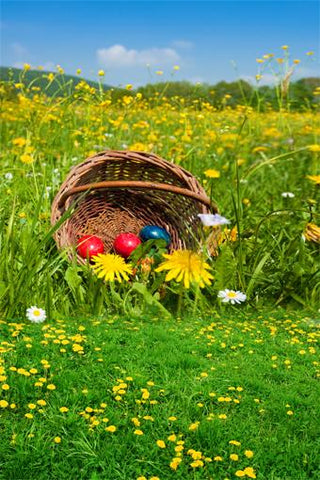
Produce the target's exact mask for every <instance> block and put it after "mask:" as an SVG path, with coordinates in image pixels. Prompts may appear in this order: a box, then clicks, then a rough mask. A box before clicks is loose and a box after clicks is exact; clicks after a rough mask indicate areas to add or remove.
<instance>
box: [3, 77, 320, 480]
mask: <svg viewBox="0 0 320 480" xmlns="http://www.w3.org/2000/svg"><path fill="white" fill-rule="evenodd" d="M40 75H41V73H40ZM45 79H46V82H47V85H48V86H49V85H51V84H52V82H57V84H58V90H57V94H56V95H53V96H48V95H47V91H46V87H43V88H42V89H40V87H38V86H35V85H34V84H32V83H31V84H29V85H28V84H26V83H25V82H24V71H22V73H21V79H20V81H19V83H16V84H15V85H13V86H12V85H11V87H12V88H14V89H15V95H8V94H7V92H8V88H7V87H8V86H7V85H6V84H2V85H1V104H2V107H3V108H2V112H3V113H2V115H1V117H2V128H1V142H2V150H1V154H0V155H1V164H0V177H1V182H0V210H1V216H0V245H1V249H0V311H1V317H0V334H1V336H0V389H1V390H0V419H1V434H2V437H1V438H2V441H1V445H0V479H3V480H9V479H10V480H29V479H30V480H31V479H34V478H37V479H38V480H46V479H50V480H51V479H59V480H61V479H73V478H77V479H79V480H80V479H84V480H116V479H119V480H120V479H122V480H167V479H174V478H177V479H180V480H185V479H189V478H190V479H194V480H196V479H198V480H200V479H203V480H204V479H206V480H211V479H212V480H233V479H236V478H241V477H242V478H245V479H247V478H257V479H260V480H307V479H317V478H319V476H320V470H319V455H320V444H319V434H318V433H319V420H318V419H319V402H318V398H319V394H320V390H319V382H318V380H319V375H320V373H319V357H318V350H317V342H318V338H319V308H320V255H319V248H320V211H319V204H320V194H319V192H320V162H319V159H320V141H319V137H320V122H319V111H318V108H317V107H316V106H314V107H310V109H308V110H304V111H294V112H291V111H290V104H289V103H288V102H285V103H284V105H283V107H282V108H280V109H279V110H277V111H274V110H272V109H271V108H270V106H268V105H264V109H263V110H264V112H263V113H259V112H258V111H257V110H255V109H253V108H252V107H251V106H250V105H247V104H243V105H238V106H237V107H236V108H231V107H229V106H228V101H229V99H230V96H229V95H226V96H225V98H224V99H223V101H222V102H221V105H220V107H219V108H216V107H213V106H212V105H211V104H210V103H208V102H206V101H203V100H200V99H196V100H194V102H193V104H192V105H190V104H189V105H186V104H185V100H184V99H183V98H180V97H173V98H171V99H169V98H167V97H166V95H165V84H164V88H163V90H160V91H159V92H157V94H155V95H154V98H152V99H149V100H147V99H146V98H144V97H143V95H141V94H140V93H136V92H134V91H132V88H131V86H130V85H128V87H127V92H124V95H122V96H121V97H120V98H114V97H113V93H112V91H104V90H103V89H102V88H98V89H95V88H93V87H92V86H90V85H89V84H87V83H86V82H85V81H82V82H80V83H79V84H78V85H77V86H76V87H75V89H70V88H69V87H70V85H69V84H68V83H64V80H63V74H62V72H60V73H59V72H58V73H57V74H50V75H48V76H46V77H45ZM107 149H113V150H127V149H129V150H138V151H153V152H155V153H157V154H158V155H160V156H161V157H163V158H165V159H167V160H169V161H171V162H174V163H176V164H178V165H181V166H183V167H184V168H186V169H187V170H189V171H191V172H192V173H193V174H194V175H195V176H196V177H197V178H198V180H199V181H200V183H201V184H202V185H203V186H204V187H205V189H206V191H207V194H208V196H209V197H210V198H211V199H212V200H213V201H214V202H215V203H216V204H217V205H218V208H219V211H220V213H221V215H223V216H224V217H225V218H226V219H228V220H229V221H230V223H229V224H228V225H222V227H221V232H220V236H219V241H218V246H217V249H216V252H214V254H213V255H212V256H210V255H207V256H206V258H205V262H207V263H206V264H205V265H206V267H205V269H204V270H200V273H201V275H202V280H204V279H206V280H207V281H205V282H203V285H201V286H203V288H201V291H200V290H199V288H197V287H194V285H189V280H188V281H186V278H188V279H189V278H191V279H192V278H194V279H196V278H197V277H196V275H194V276H193V277H192V275H191V276H190V277H189V276H188V277H186V275H185V276H184V280H185V281H184V283H181V285H180V284H179V275H176V276H175V277H174V276H173V278H171V280H170V281H169V280H168V277H166V274H165V273H163V272H161V269H165V264H162V267H161V266H160V267H159V266H158V264H159V262H160V260H159V259H156V260H155V265H153V263H152V262H149V263H147V264H143V265H142V267H143V268H142V267H141V264H140V266H139V267H138V266H136V267H137V268H136V269H133V270H135V283H133V284H132V281H130V282H129V281H127V280H126V279H125V276H124V277H123V281H122V282H121V283H116V282H113V281H109V282H104V281H103V280H102V279H99V278H97V275H96V274H95V272H94V269H92V268H89V267H88V265H85V266H82V265H77V264H76V263H74V262H70V261H69V260H68V258H67V256H66V254H65V252H63V251H60V252H59V251H58V250H57V247H56V244H55V242H54V240H53V238H52V235H53V233H54V227H52V226H51V225H50V210H51V204H52V201H53V198H54V196H55V194H56V193H57V191H58V190H59V187H60V185H61V183H62V181H63V180H64V178H65V177H66V175H67V174H68V172H69V170H70V168H71V167H72V166H74V165H76V164H78V163H80V162H82V161H83V160H84V159H85V158H87V157H88V156H91V155H94V154H95V153H97V152H99V151H103V150H107ZM211 234H212V227H207V228H204V238H205V237H206V235H208V236H210V235H211ZM195 255H198V253H195ZM197 258H198V257H195V260H194V261H193V263H190V265H191V267H188V268H189V269H191V270H192V269H193V270H194V271H191V270H190V272H189V271H188V275H189V273H190V274H193V273H194V272H195V269H196V266H197ZM157 261H158V263H157ZM168 261H170V260H168ZM156 267H157V269H156ZM133 270H132V271H131V270H130V272H129V273H130V275H131V273H132V272H133ZM156 270H157V271H159V272H160V274H161V275H163V276H162V277H158V273H157V272H156ZM208 272H210V276H206V275H207V274H208ZM159 278H160V280H159ZM113 279H114V277H113ZM180 280H181V278H180ZM191 283H192V282H191ZM198 283H199V280H198ZM189 287H190V288H189ZM229 289H231V291H233V290H234V291H237V292H239V294H238V295H239V297H238V298H239V299H241V300H239V302H240V301H241V302H243V305H230V304H229V303H230V302H229V301H227V302H224V301H221V300H222V299H223V298H224V299H225V298H226V297H223V295H227V294H226V293H225V292H227V291H229V292H230V290H229ZM241 295H242V296H241ZM227 300H230V298H229V299H227ZM35 306H37V307H35ZM26 311H27V318H26ZM28 319H29V320H32V321H33V322H34V323H30V322H29V321H28ZM44 320H46V321H45V322H43V323H40V321H41V322H42V321H44Z"/></svg>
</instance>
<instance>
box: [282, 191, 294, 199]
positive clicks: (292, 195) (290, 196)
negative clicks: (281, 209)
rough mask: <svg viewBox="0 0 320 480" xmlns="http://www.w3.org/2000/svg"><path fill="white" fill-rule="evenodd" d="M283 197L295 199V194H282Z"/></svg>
mask: <svg viewBox="0 0 320 480" xmlns="http://www.w3.org/2000/svg"><path fill="white" fill-rule="evenodd" d="M281 196H282V197H283V198H294V193H292V192H282V193H281Z"/></svg>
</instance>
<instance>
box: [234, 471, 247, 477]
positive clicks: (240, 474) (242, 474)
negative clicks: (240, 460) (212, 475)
mask: <svg viewBox="0 0 320 480" xmlns="http://www.w3.org/2000/svg"><path fill="white" fill-rule="evenodd" d="M235 476H236V477H245V476H246V474H245V473H244V471H243V470H237V471H236V473H235Z"/></svg>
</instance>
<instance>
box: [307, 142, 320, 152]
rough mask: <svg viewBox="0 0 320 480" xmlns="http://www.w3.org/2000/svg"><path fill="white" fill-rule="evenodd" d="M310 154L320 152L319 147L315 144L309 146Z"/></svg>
mask: <svg viewBox="0 0 320 480" xmlns="http://www.w3.org/2000/svg"><path fill="white" fill-rule="evenodd" d="M308 148H309V150H310V152H320V145H319V144H317V143H315V144H314V145H309V147H308Z"/></svg>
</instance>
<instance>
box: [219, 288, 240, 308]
mask: <svg viewBox="0 0 320 480" xmlns="http://www.w3.org/2000/svg"><path fill="white" fill-rule="evenodd" d="M218 297H219V298H221V299H222V301H223V302H224V303H228V302H230V303H231V304H232V305H234V304H235V303H241V302H244V301H245V300H246V298H247V297H246V295H245V294H244V293H242V292H240V291H239V290H237V291H236V292H235V291H234V290H229V289H228V288H226V289H225V290H220V292H219V293H218Z"/></svg>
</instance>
